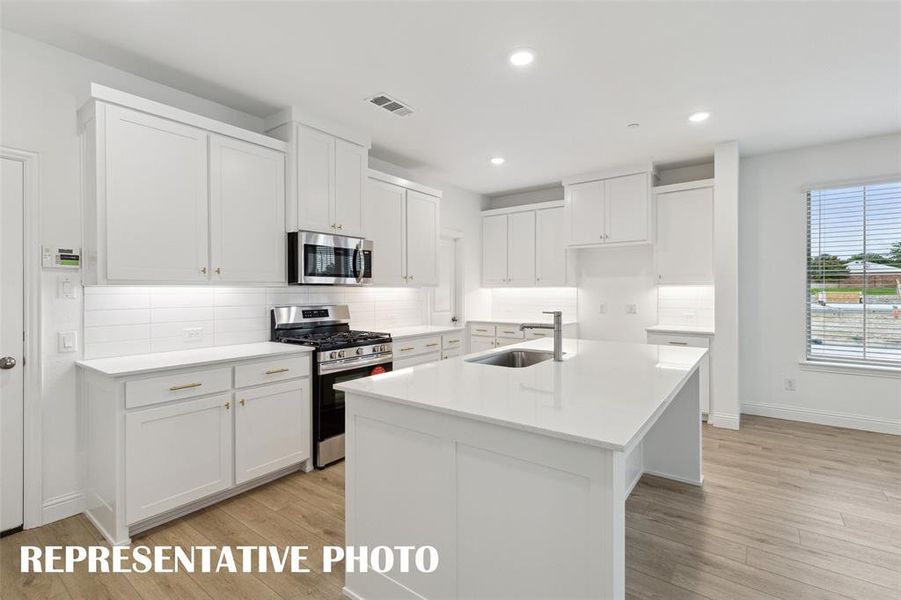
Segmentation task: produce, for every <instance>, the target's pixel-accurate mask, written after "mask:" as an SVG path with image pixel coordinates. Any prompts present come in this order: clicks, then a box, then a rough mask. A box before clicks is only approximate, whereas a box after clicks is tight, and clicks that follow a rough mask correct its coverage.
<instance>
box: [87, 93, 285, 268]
mask: <svg viewBox="0 0 901 600" xmlns="http://www.w3.org/2000/svg"><path fill="white" fill-rule="evenodd" d="M91 93H92V96H93V98H92V99H91V100H90V101H89V102H88V103H87V104H85V105H84V106H83V107H82V108H81V109H80V110H79V111H78V117H79V125H80V136H81V145H82V158H83V161H82V162H83V168H84V177H83V185H84V189H83V197H84V203H83V216H84V243H83V246H84V251H83V271H84V275H83V277H84V282H85V284H86V285H105V284H133V285H141V284H204V283H210V282H214V283H218V282H228V283H233V284H240V283H247V284H261V283H266V284H279V283H284V281H285V266H284V260H285V257H284V254H285V252H284V244H285V239H284V237H285V236H284V201H285V165H284V161H285V152H286V150H287V145H286V144H284V143H283V142H281V141H279V140H276V139H273V138H269V137H267V136H264V135H261V134H259V133H255V132H251V131H246V130H242V129H239V128H237V127H234V126H233V125H228V124H226V123H221V122H218V121H214V120H212V119H209V118H206V117H202V116H199V115H193V114H191V113H187V112H185V111H182V110H178V109H175V108H172V107H168V106H165V105H162V104H159V103H156V102H151V101H149V100H145V99H143V98H139V97H137V96H132V95H130V94H125V93H123V92H118V91H116V90H110V89H109V88H105V87H103V86H97V85H96V84H92V87H91Z"/></svg>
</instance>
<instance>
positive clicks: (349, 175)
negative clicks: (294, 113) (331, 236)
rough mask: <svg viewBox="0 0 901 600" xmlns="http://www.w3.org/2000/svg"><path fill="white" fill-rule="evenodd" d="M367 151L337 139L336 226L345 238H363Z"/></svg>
mask: <svg viewBox="0 0 901 600" xmlns="http://www.w3.org/2000/svg"><path fill="white" fill-rule="evenodd" d="M367 156H368V154H367V151H366V148H364V147H362V146H358V145H356V144H352V143H350V142H346V141H344V140H340V139H336V140H335V209H334V215H335V219H334V221H335V227H336V230H337V232H338V233H340V234H341V235H350V236H359V237H362V236H363V203H364V200H365V196H366V179H367V176H366V174H367V170H368V168H369V167H368V164H367V162H368V158H367Z"/></svg>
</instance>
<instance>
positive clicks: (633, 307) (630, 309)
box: [626, 304, 638, 315]
mask: <svg viewBox="0 0 901 600" xmlns="http://www.w3.org/2000/svg"><path fill="white" fill-rule="evenodd" d="M626 313H627V314H630V315H637V314H638V305H637V304H627V305H626Z"/></svg>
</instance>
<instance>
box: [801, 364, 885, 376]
mask: <svg viewBox="0 0 901 600" xmlns="http://www.w3.org/2000/svg"><path fill="white" fill-rule="evenodd" d="M799 364H800V365H801V370H802V371H820V372H823V373H838V374H841V375H865V376H868V377H898V378H901V367H886V366H881V365H855V364H851V363H843V362H828V361H823V360H806V359H805V360H801V361H799Z"/></svg>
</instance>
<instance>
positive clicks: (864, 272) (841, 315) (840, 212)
mask: <svg viewBox="0 0 901 600" xmlns="http://www.w3.org/2000/svg"><path fill="white" fill-rule="evenodd" d="M807 225H808V226H807V299H808V302H807V358H808V359H809V360H825V361H846V362H852V363H863V364H868V365H884V366H895V367H901V181H894V182H890V183H874V184H870V185H862V186H852V187H842V188H831V189H820V190H812V191H810V192H808V193H807Z"/></svg>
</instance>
